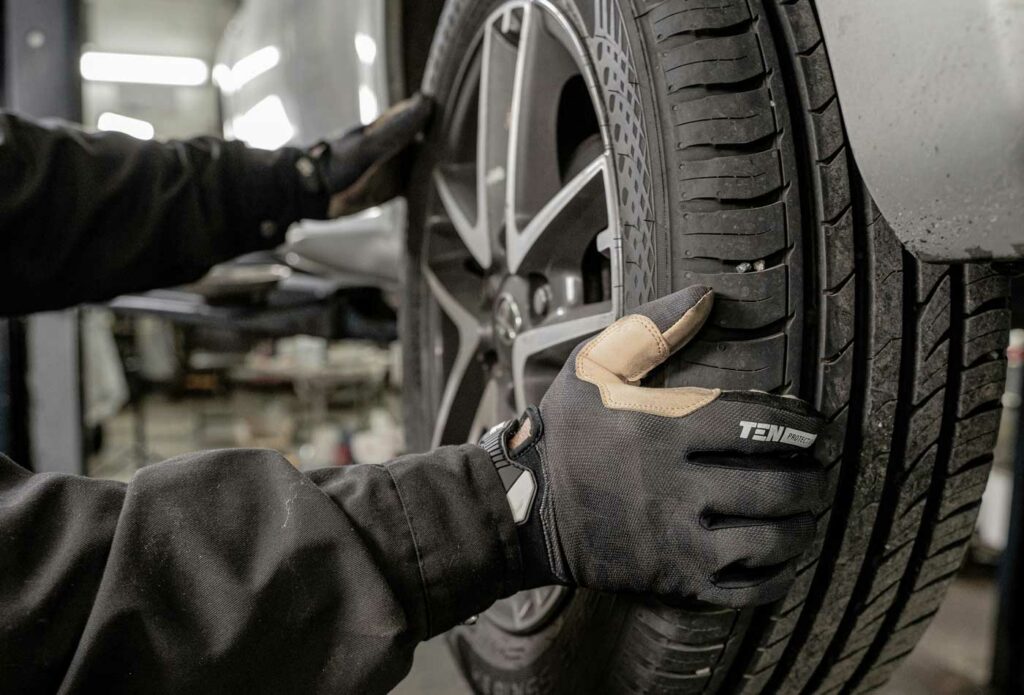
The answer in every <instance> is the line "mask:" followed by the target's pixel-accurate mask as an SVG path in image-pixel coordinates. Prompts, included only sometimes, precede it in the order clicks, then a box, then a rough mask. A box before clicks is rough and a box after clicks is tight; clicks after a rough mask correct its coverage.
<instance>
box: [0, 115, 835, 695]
mask: <svg viewBox="0 0 1024 695" xmlns="http://www.w3.org/2000/svg"><path fill="white" fill-rule="evenodd" d="M430 111H431V106H430V104H429V100H427V99H425V98H422V97H418V98H415V99H413V100H411V101H409V102H406V103H403V104H401V105H399V106H398V107H397V108H396V109H394V110H392V111H391V112H389V113H388V114H386V115H385V116H384V117H382V118H381V119H380V120H379V121H377V122H376V123H374V124H373V125H370V126H369V127H366V128H361V129H357V130H355V131H352V132H350V133H348V134H347V135H345V136H344V137H341V138H338V139H335V140H332V141H329V142H325V143H322V144H320V145H317V146H315V147H313V148H312V149H310V150H299V149H283V150H280V151H277V152H274V153H267V152H260V151H255V150H250V149H247V148H246V147H245V146H243V145H241V144H239V143H231V142H223V141H220V140H216V139H211V138H202V139H197V140H190V141H186V142H168V143H152V142H150V143H145V142H141V141H137V140H133V139H131V138H129V137H126V136H122V135H118V134H98V135H93V134H86V133H83V132H80V131H78V130H75V129H72V128H70V127H67V126H62V125H41V124H38V123H33V122H30V121H28V120H26V119H23V118H19V117H16V116H14V115H11V114H2V113H0V313H2V314H6V315H14V314H25V313H30V312H34V311H41V310H48V309H57V308H60V307H67V306H71V305H74V304H76V303H79V302H87V301H99V300H104V299H107V298H111V297H113V296H115V295H118V294H121V293H126V292H135V291H141V290H147V289H151V288H156V287H162V286H169V285H175V284H181V283H185V282H189V281H192V280H195V279H196V278H198V277H200V276H201V275H202V274H203V273H204V272H206V271H207V270H208V269H209V268H210V267H211V266H213V265H214V264H216V263H218V262H221V261H224V260H226V259H229V258H232V257H234V256H238V255H239V254H242V253H245V252H249V251H253V250H257V249H268V248H271V247H274V246H275V245H277V244H279V243H281V242H282V240H283V238H284V233H285V230H286V229H287V227H288V226H289V225H290V224H291V223H293V222H295V221H297V220H299V219H301V218H324V217H334V216H339V215H345V214H350V213H353V212H356V211H358V210H360V209H363V208H365V207H367V206H370V205H376V204H380V203H382V202H384V201H385V200H387V199H388V198H391V197H393V196H394V195H396V194H399V193H400V192H401V191H402V188H403V178H404V173H403V172H405V171H407V170H408V167H407V166H406V157H407V155H408V154H409V153H410V152H409V151H410V148H411V146H412V145H413V143H414V142H415V141H416V139H417V138H418V136H419V134H420V133H421V131H422V130H423V128H424V127H425V124H426V123H427V120H428V118H429V114H430ZM712 301H713V296H712V293H711V291H710V290H708V289H706V288H699V287H693V288H689V289H686V290H683V291H682V292H678V293H676V294H673V295H670V296H668V297H666V298H663V299H661V300H658V301H656V302H654V303H652V304H649V305H646V306H644V307H641V308H640V309H638V310H636V311H635V312H633V314H631V315H630V316H628V317H626V318H624V319H622V320H620V321H618V322H616V323H615V324H614V325H613V326H611V327H610V328H608V329H607V330H606V331H605V332H603V333H602V334H600V335H599V336H598V337H597V338H594V339H593V340H591V341H589V342H586V343H584V344H583V345H581V346H579V347H577V348H576V350H575V351H574V352H573V354H572V357H571V358H570V360H569V361H568V362H567V363H566V365H565V367H564V369H563V370H562V372H561V373H560V375H559V376H558V377H557V379H556V381H555V382H554V385H553V386H552V387H551V389H550V391H549V392H548V394H547V395H546V396H545V398H544V399H543V401H542V402H541V404H540V406H539V407H531V408H529V409H528V411H527V412H526V413H524V414H523V415H522V417H521V418H519V419H517V420H514V421H511V422H508V423H505V424H503V425H501V426H498V427H496V428H494V429H493V430H492V431H491V432H490V433H488V435H487V436H486V437H485V438H484V440H483V441H482V442H481V444H480V445H479V446H478V445H464V446H453V447H445V448H441V449H438V450H436V451H433V452H430V453H427V454H422V455H414V456H407V457H404V458H401V459H399V460H397V461H394V462H392V463H389V464H387V465H362V466H352V467H347V468H336V469H329V470H322V471H316V472H312V473H308V474H303V473H301V472H299V471H297V470H296V469H295V468H293V467H292V466H291V465H289V464H288V462H287V461H286V460H285V459H284V458H283V457H282V456H281V455H280V454H277V453H274V452H270V451H250V450H232V451H215V452H206V453H200V454H195V455H191V456H185V457H182V458H178V459H175V460H172V461H168V462H165V463H161V464H157V465H153V466H150V467H147V468H145V469H143V470H141V471H140V472H138V473H137V474H136V475H135V477H134V478H133V479H132V481H131V482H129V483H128V484H127V485H125V484H121V483H116V482H110V481H103V480H91V479H86V478H81V477H74V476H66V475H55V474H39V475H32V474H30V473H28V472H26V471H25V470H23V469H21V468H19V467H17V466H16V465H15V464H14V463H13V462H11V461H10V460H8V459H6V458H3V457H0V692H4V693H24V692H58V691H59V692H67V693H72V692H89V693H91V692H129V691H130V692H174V693H182V692H189V693H195V692H217V693H220V692H275V693H282V692H286V693H292V692H330V693H360V694H363V693H378V692H380V693H383V692H387V691H388V690H390V689H391V688H392V687H393V686H394V685H395V684H397V683H398V682H399V681H400V680H401V679H402V678H403V677H404V676H405V674H407V673H408V671H409V669H410V666H411V663H412V655H413V650H414V649H415V647H416V645H417V644H418V643H419V642H421V641H422V640H425V639H427V638H429V637H431V636H433V635H437V634H439V633H441V632H443V631H445V630H448V629H449V628H451V627H453V626H455V625H458V624H459V623H460V622H463V621H466V620H467V619H468V618H470V617H471V616H473V615H475V614H477V613H479V612H481V611H483V610H485V609H486V608H487V607H488V606H490V605H491V604H492V603H494V602H495V601H496V600H498V599H500V598H503V597H507V596H509V595H511V594H513V593H515V592H517V591H520V590H523V589H529V588H533V587H540V586H545V585H551V584H564V585H571V586H580V587H587V588H590V589H595V590H602V591H611V592H631V593H639V592H643V593H654V594H658V595H662V596H668V597H676V598H682V597H690V598H694V599H699V600H703V601H708V602H711V603H716V604H723V605H726V606H747V605H756V604H762V603H765V602H770V601H773V600H777V599H779V598H780V597H781V596H782V595H783V594H784V593H785V590H786V588H787V585H788V583H789V582H791V581H792V579H793V577H794V567H795V563H796V562H797V558H798V557H799V556H800V555H801V553H803V552H804V551H806V550H808V549H809V547H810V546H811V545H812V542H813V538H814V536H815V527H816V518H817V517H818V516H820V514H821V513H822V511H823V510H824V509H825V508H826V507H827V505H828V500H829V498H830V489H829V488H830V480H829V477H828V476H827V475H826V473H825V472H824V471H823V470H822V468H821V467H820V465H819V464H818V463H816V461H815V458H814V456H813V454H812V451H813V448H814V447H813V444H814V441H815V439H816V437H817V435H818V434H819V433H820V432H821V430H822V427H823V423H822V420H821V419H820V417H819V416H818V415H817V414H815V413H814V412H813V411H812V410H811V409H810V408H809V406H807V405H806V404H804V403H803V402H801V401H798V400H796V399H791V398H784V397H777V396H773V395H768V394H764V393H744V392H725V391H720V390H717V389H700V388H671V389H670V388H655V387H650V386H641V385H640V382H641V380H643V379H644V378H645V377H646V376H647V375H648V374H649V373H650V372H651V371H652V370H655V369H656V368H657V367H658V366H659V365H660V364H661V363H662V362H664V361H665V360H666V359H667V358H668V357H669V355H670V354H671V353H673V352H674V351H676V350H678V349H679V348H680V347H682V346H683V345H685V344H686V343H687V341H689V340H690V339H691V338H692V337H693V336H694V335H695V334H696V333H697V332H698V331H699V330H700V328H701V326H702V324H703V323H704V321H705V319H706V318H707V317H708V314H709V312H710V310H711V306H712Z"/></svg>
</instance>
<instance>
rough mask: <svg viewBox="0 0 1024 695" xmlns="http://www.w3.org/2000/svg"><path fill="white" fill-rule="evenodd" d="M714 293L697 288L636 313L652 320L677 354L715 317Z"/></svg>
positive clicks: (669, 346) (657, 300)
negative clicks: (708, 320)
mask: <svg viewBox="0 0 1024 695" xmlns="http://www.w3.org/2000/svg"><path fill="white" fill-rule="evenodd" d="M714 294H715V293H714V292H713V291H712V290H711V288H710V287H704V286H702V285H693V286H692V287H687V288H686V289H684V290H680V291H678V292H674V293H672V294H669V295H666V296H664V297H661V298H659V299H655V300H654V301H653V302H648V303H647V304H644V305H642V306H639V307H637V309H636V310H635V311H634V312H633V313H634V314H639V315H640V316H645V317H647V318H648V319H650V320H651V322H652V323H653V324H654V325H655V326H657V328H658V330H659V331H660V332H661V334H662V337H663V338H664V339H665V342H666V343H667V344H668V348H669V352H670V353H673V352H675V351H676V350H678V349H680V348H681V347H683V346H684V345H686V344H687V343H688V342H690V340H691V339H692V338H693V336H695V335H697V333H698V332H699V331H700V329H701V328H702V327H703V326H704V322H705V321H707V319H708V316H710V315H711V308H712V306H713V305H714Z"/></svg>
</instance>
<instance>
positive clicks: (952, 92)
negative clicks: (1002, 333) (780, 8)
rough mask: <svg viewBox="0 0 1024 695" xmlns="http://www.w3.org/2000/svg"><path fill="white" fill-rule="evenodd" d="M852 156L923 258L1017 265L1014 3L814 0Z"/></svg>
mask: <svg viewBox="0 0 1024 695" xmlns="http://www.w3.org/2000/svg"><path fill="white" fill-rule="evenodd" d="M817 8H818V15H819V19H820V21H821V24H822V28H823V30H824V37H825V44H826V47H827V49H828V53H829V59H830V61H831V64H832V71H833V74H834V76H835V81H836V87H837V93H838V94H839V100H840V104H841V107H842V110H843V115H844V118H845V121H846V128H847V131H848V134H849V139H850V142H851V144H852V148H853V154H854V158H855V160H856V162H857V165H858V167H859V168H860V170H861V172H862V174H863V176H864V179H865V181H866V183H867V187H868V190H869V191H870V193H871V195H872V196H873V198H874V199H875V201H876V202H877V204H878V207H879V209H880V210H881V211H882V213H883V214H884V215H885V217H886V219H887V220H888V221H889V223H890V224H891V225H892V227H893V229H894V230H895V232H896V235H897V236H898V237H899V239H900V241H901V242H903V244H904V245H905V246H906V247H907V249H909V250H910V252H911V253H913V254H915V255H916V256H918V257H919V258H921V259H923V260H930V261H967V260H978V259H989V258H991V259H1019V258H1024V0H895V1H894V0H855V1H853V0H818V2H817Z"/></svg>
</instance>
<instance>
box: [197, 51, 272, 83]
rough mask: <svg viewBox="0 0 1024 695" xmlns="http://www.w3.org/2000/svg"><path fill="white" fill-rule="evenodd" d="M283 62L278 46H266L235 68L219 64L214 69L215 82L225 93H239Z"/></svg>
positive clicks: (242, 60)
mask: <svg viewBox="0 0 1024 695" xmlns="http://www.w3.org/2000/svg"><path fill="white" fill-rule="evenodd" d="M280 62H281V51H280V50H279V49H278V48H277V46H264V47H263V48H261V49H259V50H258V51H254V52H253V53H250V54H249V55H247V56H245V57H244V58H242V59H241V60H239V61H238V62H237V63H235V65H234V66H233V67H230V68H229V67H228V66H227V65H224V64H219V65H217V66H216V67H215V68H214V69H213V81H214V83H216V85H217V86H218V87H220V88H221V90H223V91H224V92H225V93H227V94H231V93H233V92H237V91H238V90H240V89H241V88H242V87H244V86H245V85H247V84H249V83H250V82H252V81H253V80H255V79H256V78H257V77H259V76H260V75H262V74H264V73H266V72H270V71H271V70H273V69H274V68H276V67H277V66H278V64H280Z"/></svg>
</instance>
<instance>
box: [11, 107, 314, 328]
mask: <svg viewBox="0 0 1024 695" xmlns="http://www.w3.org/2000/svg"><path fill="white" fill-rule="evenodd" d="M300 154H301V153H300V152H299V151H298V150H291V149H285V150H281V151H279V152H275V153H270V152H261V151H256V150H250V149H248V148H246V147H244V146H243V145H241V144H240V143H225V142H222V141H219V140H216V139H212V138H201V139H196V140H190V141H185V142H169V143H157V142H141V141H138V140H135V139H133V138H130V137H127V136H124V135H120V134H110V133H104V134H98V135H88V134H84V133H82V132H79V131H76V130H73V129H71V128H67V127H43V126H40V125H38V124H35V123H31V122H27V121H25V120H22V119H19V118H17V117H14V116H11V115H8V114H4V113H0V314H16V313H28V312H32V311H39V310H45V309H53V308H60V307H64V306H68V305H72V304H76V303H80V302H86V301H97V300H103V299H108V298H110V297H113V296H116V295H118V294H123V293H125V292H132V291H141V290H146V289H153V288H156V287H162V286H169V285H174V284H180V283H184V282H188V281H191V280H194V279H196V278H198V277H200V276H201V275H202V274H203V273H205V272H206V271H207V270H208V269H209V268H210V267H211V266H212V265H214V264H216V263H219V262H221V261H224V260H227V259H229V258H232V257H234V256H238V255H240V254H243V253H246V252H249V251H254V250H258V249H262V248H271V247H273V246H274V245H276V244H278V243H280V242H281V241H282V239H283V235H284V232H285V231H286V229H287V227H288V226H289V225H290V224H291V223H292V222H295V221H296V220H298V219H301V218H303V217H322V216H323V215H324V214H325V212H326V207H327V199H326V196H321V195H311V194H309V193H307V192H306V191H305V189H304V188H303V187H302V186H301V183H300V181H299V177H298V176H297V174H296V171H295V166H294V165H295V161H296V159H297V158H298V157H299V155H300Z"/></svg>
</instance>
